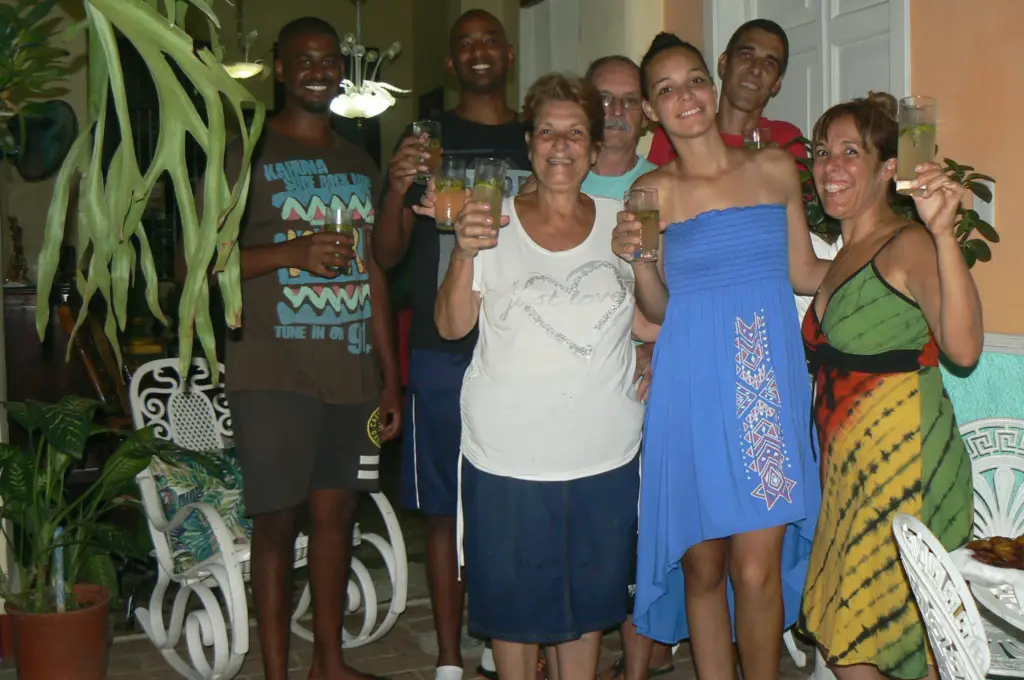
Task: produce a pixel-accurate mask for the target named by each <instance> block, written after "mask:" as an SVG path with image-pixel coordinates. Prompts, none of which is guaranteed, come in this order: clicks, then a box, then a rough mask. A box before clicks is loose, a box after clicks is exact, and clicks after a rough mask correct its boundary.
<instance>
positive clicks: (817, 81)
mask: <svg viewBox="0 0 1024 680" xmlns="http://www.w3.org/2000/svg"><path fill="white" fill-rule="evenodd" d="M907 4H908V0H705V5H704V17H705V41H706V44H708V45H711V49H709V50H708V54H707V56H708V59H709V61H710V60H711V59H712V58H715V59H717V57H718V55H719V54H721V52H722V51H723V50H724V49H725V46H726V44H727V43H728V41H729V37H730V36H731V35H732V32H733V31H735V30H736V28H737V27H739V25H740V24H741V23H743V22H744V21H748V20H750V19H754V18H761V19H772V20H773V21H776V22H778V23H779V25H780V26H782V27H783V28H784V29H785V30H786V34H787V35H788V37H789V52H790V55H789V69H788V71H787V72H786V79H785V81H784V82H783V85H782V90H781V91H780V92H779V95H778V96H777V97H776V98H775V99H773V100H772V101H771V103H769V104H768V108H767V109H766V111H765V115H766V116H767V117H769V118H772V119H777V120H785V121H789V122H790V123H793V124H794V125H796V126H798V127H799V128H800V129H801V130H802V131H803V132H804V134H805V135H810V133H811V128H812V127H813V126H814V122H815V121H816V120H817V119H818V117H819V116H820V115H821V114H822V113H823V112H824V111H825V109H827V108H828V107H830V106H832V105H833V104H838V103H840V102H843V101H848V100H850V99H853V98H854V97H862V96H864V95H865V94H867V93H868V91H869V90H874V91H879V92H889V93H891V94H892V95H894V96H895V97H897V98H900V97H904V96H906V95H908V94H909V93H910V40H909V34H908V25H909V24H908V8H907Z"/></svg>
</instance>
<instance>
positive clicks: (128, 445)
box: [0, 395, 217, 680]
mask: <svg viewBox="0 0 1024 680" xmlns="http://www.w3.org/2000/svg"><path fill="white" fill-rule="evenodd" d="M102 407H103V404H102V403H101V402H97V401H93V400H90V399H85V398H83V397H78V396H73V395H71V396H66V397H64V398H63V399H61V400H60V401H59V402H57V403H56V404H42V403H39V402H25V403H11V404H7V412H8V416H9V417H10V419H11V420H13V421H14V422H15V423H17V424H18V425H20V426H21V428H22V429H24V431H25V433H26V434H27V443H26V444H24V445H18V444H0V501H2V505H0V522H2V523H3V524H2V526H3V531H4V535H5V538H6V539H7V543H8V545H9V546H10V551H9V552H10V555H11V557H12V559H13V562H14V566H13V567H12V568H9V569H8V572H9V573H7V574H3V575H2V578H0V594H2V595H3V597H4V598H5V599H6V608H7V613H8V616H9V617H10V620H11V630H12V632H13V637H14V653H15V658H16V660H17V664H18V677H19V678H20V679H21V680H53V679H54V678H71V677H74V678H81V680H93V679H95V680H101V679H102V678H103V677H104V676H105V674H106V654H107V642H108V630H109V626H108V612H109V607H110V602H111V600H112V599H116V596H117V589H118V570H117V568H116V566H115V560H119V559H120V560H123V559H128V558H145V557H146V554H147V552H148V550H147V546H146V545H145V544H144V543H142V542H140V540H139V538H138V532H136V531H133V530H131V529H129V528H127V527H125V526H122V525H119V524H118V523H117V522H116V521H114V520H115V515H116V511H117V510H118V509H120V508H123V507H126V506H132V505H135V504H137V500H136V499H135V497H134V492H135V475H137V474H138V473H139V472H141V471H142V470H143V469H145V468H146V467H147V466H148V465H149V463H150V461H151V460H152V458H153V457H154V456H160V457H164V458H168V459H171V458H175V459H178V460H180V457H181V456H193V457H198V458H199V459H200V460H203V458H202V454H191V453H186V452H184V451H182V450H181V449H179V448H178V447H176V446H175V445H174V444H173V443H171V442H168V441H164V440H161V439H157V438H156V437H155V436H154V434H153V432H152V431H151V430H141V431H137V432H119V431H114V430H112V429H111V428H109V427H108V426H107V425H104V424H103V423H102V421H101V420H99V419H98V418H97V414H98V411H99V409H100V408H102ZM95 436H107V437H117V438H120V439H121V440H122V441H121V443H120V445H119V446H118V447H117V448H116V450H115V451H114V453H113V454H111V455H110V456H109V457H108V458H107V460H106V462H105V463H104V465H103V467H102V469H101V470H100V472H99V477H98V478H97V479H96V480H95V481H94V482H92V483H91V484H89V485H88V486H86V487H85V488H74V489H70V488H69V483H68V482H69V475H70V474H71V471H72V469H73V468H74V467H75V465H76V463H78V462H79V461H81V460H82V458H83V455H84V453H85V450H86V444H87V442H88V441H89V440H90V439H91V438H93V437H95ZM213 469H214V470H216V469H217V468H216V466H213Z"/></svg>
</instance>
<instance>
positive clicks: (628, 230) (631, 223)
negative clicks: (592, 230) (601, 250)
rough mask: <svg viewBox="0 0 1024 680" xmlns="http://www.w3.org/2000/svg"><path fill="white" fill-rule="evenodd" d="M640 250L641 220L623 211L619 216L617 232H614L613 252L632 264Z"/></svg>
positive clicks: (616, 226)
mask: <svg viewBox="0 0 1024 680" xmlns="http://www.w3.org/2000/svg"><path fill="white" fill-rule="evenodd" d="M638 250H640V220H638V219H636V215H634V214H633V213H631V212H629V211H628V210H623V211H622V212H620V213H619V214H618V216H617V223H616V225H615V230H614V231H612V252H613V253H615V254H616V255H618V256H619V257H621V258H622V259H623V260H625V261H626V262H630V263H631V262H633V257H634V255H635V253H636V252H637V251H638Z"/></svg>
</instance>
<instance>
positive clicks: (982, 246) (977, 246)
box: [967, 238, 992, 262]
mask: <svg viewBox="0 0 1024 680" xmlns="http://www.w3.org/2000/svg"><path fill="white" fill-rule="evenodd" d="M967 247H968V248H970V249H971V251H972V252H973V253H974V255H975V256H976V257H977V258H978V260H979V261H980V262H988V261H990V260H991V259H992V249H991V248H989V247H988V244H987V243H985V242H984V241H982V240H981V239H980V238H972V239H971V240H970V241H968V242H967Z"/></svg>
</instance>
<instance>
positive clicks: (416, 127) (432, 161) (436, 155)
mask: <svg viewBox="0 0 1024 680" xmlns="http://www.w3.org/2000/svg"><path fill="white" fill-rule="evenodd" d="M412 134H413V136H414V137H420V136H422V135H426V136H427V145H426V147H425V148H424V149H423V150H424V151H429V152H430V156H429V157H427V158H426V159H425V161H426V162H425V163H424V165H426V166H427V168H429V170H428V171H427V172H426V173H425V174H422V175H417V176H416V183H417V184H426V183H427V182H428V181H429V180H430V178H431V177H436V176H437V172H438V171H439V170H440V169H441V124H440V123H438V122H437V121H436V120H418V121H416V122H415V123H413V124H412Z"/></svg>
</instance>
